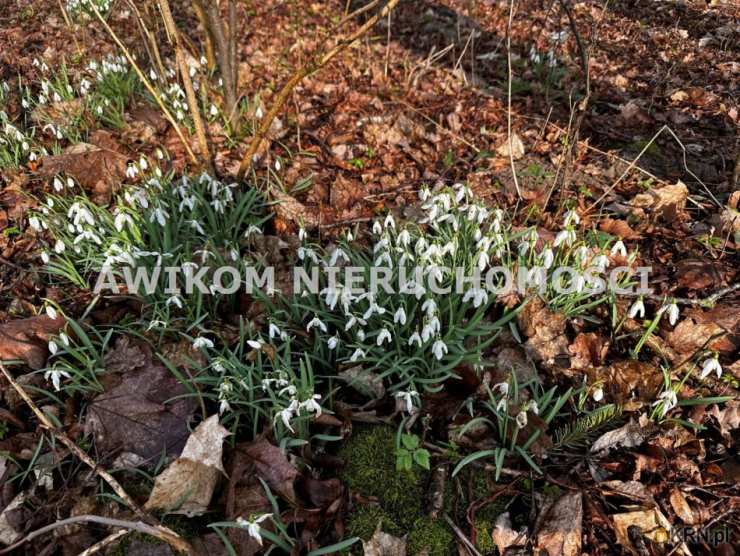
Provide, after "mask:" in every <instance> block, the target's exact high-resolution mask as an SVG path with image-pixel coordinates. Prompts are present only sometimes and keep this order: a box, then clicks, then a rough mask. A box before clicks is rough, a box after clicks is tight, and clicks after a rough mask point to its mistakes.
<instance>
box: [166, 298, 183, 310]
mask: <svg viewBox="0 0 740 556" xmlns="http://www.w3.org/2000/svg"><path fill="white" fill-rule="evenodd" d="M165 305H167V306H168V307H169V306H170V305H176V306H177V307H178V308H180V309H182V301H181V300H180V297H179V296H177V295H173V296H171V297H168V298H167V301H166V302H165Z"/></svg>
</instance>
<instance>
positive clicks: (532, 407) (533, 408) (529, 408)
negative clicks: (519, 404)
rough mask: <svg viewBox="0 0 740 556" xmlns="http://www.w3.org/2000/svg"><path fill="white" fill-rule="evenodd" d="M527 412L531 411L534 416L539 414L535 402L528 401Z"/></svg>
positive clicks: (538, 408) (538, 407)
mask: <svg viewBox="0 0 740 556" xmlns="http://www.w3.org/2000/svg"><path fill="white" fill-rule="evenodd" d="M527 411H531V412H532V413H534V414H535V415H539V414H540V406H539V405H537V400H529V401H528V402H527Z"/></svg>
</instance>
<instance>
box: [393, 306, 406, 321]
mask: <svg viewBox="0 0 740 556" xmlns="http://www.w3.org/2000/svg"><path fill="white" fill-rule="evenodd" d="M393 323H394V324H396V323H400V324H401V326H403V325H404V324H406V311H405V310H404V308H403V307H399V308H398V310H397V311H396V312H395V313H394V315H393Z"/></svg>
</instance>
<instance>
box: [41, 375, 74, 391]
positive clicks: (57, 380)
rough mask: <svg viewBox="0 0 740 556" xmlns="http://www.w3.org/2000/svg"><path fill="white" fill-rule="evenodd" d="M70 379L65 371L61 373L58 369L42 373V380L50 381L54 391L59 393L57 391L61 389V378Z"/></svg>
mask: <svg viewBox="0 0 740 556" xmlns="http://www.w3.org/2000/svg"><path fill="white" fill-rule="evenodd" d="M62 377H64V378H70V376H69V373H68V372H67V371H62V370H60V369H52V370H51V371H46V372H45V373H44V379H45V380H49V379H51V383H52V384H53V385H54V390H56V391H57V392H59V389H60V388H61V386H62V385H61V378H62Z"/></svg>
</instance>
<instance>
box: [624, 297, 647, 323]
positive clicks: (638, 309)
mask: <svg viewBox="0 0 740 556" xmlns="http://www.w3.org/2000/svg"><path fill="white" fill-rule="evenodd" d="M637 315H639V316H640V318H641V319H644V318H645V304H644V303H643V302H642V297H639V298H638V299H637V301H635V302H634V303H633V304H632V307H630V310H629V312H628V313H627V316H628V317H629V318H631V319H633V318H635V316H637Z"/></svg>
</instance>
